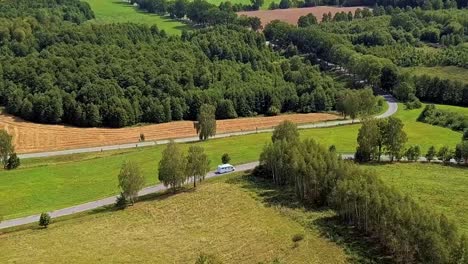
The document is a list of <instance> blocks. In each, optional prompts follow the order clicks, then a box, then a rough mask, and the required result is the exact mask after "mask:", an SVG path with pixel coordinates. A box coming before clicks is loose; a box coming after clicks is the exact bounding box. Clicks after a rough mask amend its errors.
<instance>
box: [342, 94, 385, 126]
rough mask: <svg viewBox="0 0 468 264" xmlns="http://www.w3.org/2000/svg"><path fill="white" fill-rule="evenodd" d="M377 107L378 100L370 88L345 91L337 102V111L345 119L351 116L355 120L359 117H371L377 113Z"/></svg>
mask: <svg viewBox="0 0 468 264" xmlns="http://www.w3.org/2000/svg"><path fill="white" fill-rule="evenodd" d="M377 106H378V105H377V99H376V97H375V96H374V93H373V91H372V89H370V88H367V89H361V90H343V91H342V92H341V93H339V95H338V99H337V102H336V110H337V111H338V112H340V113H341V114H342V115H343V117H344V118H346V117H347V116H349V117H350V118H351V119H353V120H354V119H356V118H357V117H358V116H370V115H371V114H373V113H374V112H375V110H376V107H377Z"/></svg>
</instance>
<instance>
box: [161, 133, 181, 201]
mask: <svg viewBox="0 0 468 264" xmlns="http://www.w3.org/2000/svg"><path fill="white" fill-rule="evenodd" d="M186 163H187V159H186V158H185V157H184V155H183V153H182V151H181V150H180V148H179V146H178V145H177V144H176V143H175V142H174V141H171V142H170V143H169V144H167V146H166V149H164V151H163V153H162V158H161V161H159V169H158V178H159V181H161V182H162V183H163V184H164V186H169V187H170V189H171V190H172V192H174V193H175V192H176V191H177V189H178V188H180V187H181V186H182V184H183V183H184V182H185V181H186V179H187V177H186V176H185V173H186V169H185V168H186Z"/></svg>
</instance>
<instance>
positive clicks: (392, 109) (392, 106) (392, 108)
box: [18, 94, 398, 159]
mask: <svg viewBox="0 0 468 264" xmlns="http://www.w3.org/2000/svg"><path fill="white" fill-rule="evenodd" d="M382 96H383V97H384V99H385V100H386V101H387V103H388V109H387V111H385V113H383V114H380V115H378V116H376V118H385V117H389V116H391V115H393V114H395V113H396V111H397V110H398V104H397V101H396V100H395V98H393V96H391V95H389V94H385V95H382ZM359 122H360V120H359V119H355V120H349V119H345V120H335V121H325V122H319V123H312V124H303V125H298V126H297V127H298V128H299V129H308V128H320V127H333V126H341V125H348V124H353V123H359ZM272 131H273V128H268V129H258V130H249V131H240V132H231V133H224V134H217V135H215V136H214V137H212V138H225V137H231V136H240V135H248V134H255V133H264V132H272ZM198 140H199V138H198V137H187V138H177V139H174V141H175V142H178V143H185V142H195V141H198ZM169 141H170V140H159V141H147V142H138V143H127V144H119V145H108V146H102V147H90V148H77V149H69V150H59V151H48V152H37V153H26V154H19V155H18V156H19V158H20V159H27V158H43V157H52V156H62V155H70V154H78V153H88V152H101V151H108V150H119V149H130V148H139V147H148V146H155V145H161V144H167V143H169Z"/></svg>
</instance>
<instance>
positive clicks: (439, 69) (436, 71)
mask: <svg viewBox="0 0 468 264" xmlns="http://www.w3.org/2000/svg"><path fill="white" fill-rule="evenodd" d="M404 71H406V72H409V73H411V74H414V75H417V76H419V75H424V74H426V75H429V76H434V77H439V78H441V79H450V80H456V81H460V82H463V83H468V78H467V77H466V76H467V75H468V69H464V68H461V67H457V66H436V67H422V66H421V67H411V68H405V69H404Z"/></svg>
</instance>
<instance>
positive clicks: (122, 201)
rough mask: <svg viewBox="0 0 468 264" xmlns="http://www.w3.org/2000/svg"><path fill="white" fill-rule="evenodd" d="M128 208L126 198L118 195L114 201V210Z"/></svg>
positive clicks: (121, 194)
mask: <svg viewBox="0 0 468 264" xmlns="http://www.w3.org/2000/svg"><path fill="white" fill-rule="evenodd" d="M127 206H128V201H127V198H125V195H124V194H123V193H120V195H119V196H117V198H116V200H115V208H117V209H125V208H127Z"/></svg>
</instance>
